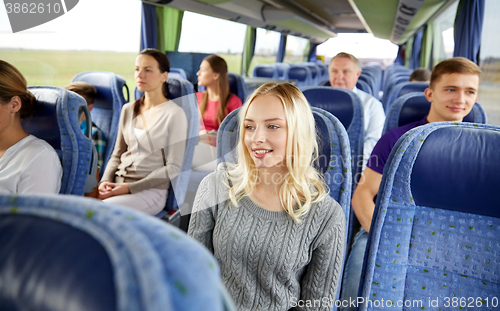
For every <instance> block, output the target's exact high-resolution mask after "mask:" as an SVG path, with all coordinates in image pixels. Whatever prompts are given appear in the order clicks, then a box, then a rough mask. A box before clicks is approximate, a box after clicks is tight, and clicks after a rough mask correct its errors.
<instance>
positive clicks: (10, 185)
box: [0, 60, 62, 193]
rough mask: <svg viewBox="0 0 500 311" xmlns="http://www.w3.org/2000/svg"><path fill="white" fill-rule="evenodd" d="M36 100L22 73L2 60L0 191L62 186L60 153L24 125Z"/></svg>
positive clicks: (54, 190)
mask: <svg viewBox="0 0 500 311" xmlns="http://www.w3.org/2000/svg"><path fill="white" fill-rule="evenodd" d="M34 103H35V97H34V96H33V94H31V93H30V92H29V91H28V89H27V87H26V79H25V78H24V77H23V75H22V74H21V72H19V70H17V69H16V68H15V67H14V66H12V65H11V64H9V63H7V62H5V61H2V60H0V192H7V193H33V192H46V193H59V189H60V188H61V177H62V168H61V162H60V161H59V158H58V156H57V153H56V152H55V151H54V149H53V148H52V147H51V146H50V145H49V144H48V143H47V142H45V141H44V140H41V139H38V138H36V137H35V136H32V135H28V134H27V133H26V132H25V131H24V130H23V128H22V126H21V119H24V118H27V117H29V116H30V115H31V114H32V113H33V105H34Z"/></svg>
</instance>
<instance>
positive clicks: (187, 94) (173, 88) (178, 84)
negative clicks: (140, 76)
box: [135, 74, 200, 217]
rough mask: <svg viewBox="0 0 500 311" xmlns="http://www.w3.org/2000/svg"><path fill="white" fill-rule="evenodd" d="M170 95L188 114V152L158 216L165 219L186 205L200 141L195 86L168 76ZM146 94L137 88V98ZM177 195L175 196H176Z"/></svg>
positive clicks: (168, 96)
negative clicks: (194, 158) (195, 149)
mask: <svg viewBox="0 0 500 311" xmlns="http://www.w3.org/2000/svg"><path fill="white" fill-rule="evenodd" d="M167 84H168V94H167V98H168V99H170V100H172V101H173V102H175V103H176V104H177V105H179V106H180V107H181V108H182V109H183V110H184V113H185V114H186V119H187V121H188V131H187V138H188V139H187V141H186V151H185V152H184V161H183V162H182V167H181V172H180V174H179V175H178V176H177V178H175V179H174V180H173V181H172V187H170V188H169V189H168V197H167V205H166V207H165V210H164V211H162V212H160V213H159V214H158V215H157V216H158V217H163V216H165V214H166V213H170V212H172V211H174V210H177V209H178V206H179V205H181V204H183V203H184V198H185V196H186V191H187V187H188V183H189V175H190V173H191V164H192V162H193V155H194V147H195V146H196V144H197V143H198V141H199V135H198V132H199V126H200V123H199V122H200V121H199V114H198V101H197V99H196V94H195V93H194V88H193V84H191V82H189V81H187V80H184V79H182V78H177V77H175V76H173V75H170V74H169V76H168V78H167ZM143 94H144V93H143V92H141V91H139V90H138V89H137V87H136V88H135V98H140V97H141V96H142V95H143ZM174 194H175V195H174Z"/></svg>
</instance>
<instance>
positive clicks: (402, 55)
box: [394, 44, 405, 66]
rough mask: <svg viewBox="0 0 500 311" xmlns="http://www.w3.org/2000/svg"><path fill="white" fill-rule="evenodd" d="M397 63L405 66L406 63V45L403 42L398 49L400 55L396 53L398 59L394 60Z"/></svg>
mask: <svg viewBox="0 0 500 311" xmlns="http://www.w3.org/2000/svg"><path fill="white" fill-rule="evenodd" d="M394 64H395V65H401V66H404V64H405V46H404V44H401V45H400V46H399V49H398V55H396V59H395V60H394Z"/></svg>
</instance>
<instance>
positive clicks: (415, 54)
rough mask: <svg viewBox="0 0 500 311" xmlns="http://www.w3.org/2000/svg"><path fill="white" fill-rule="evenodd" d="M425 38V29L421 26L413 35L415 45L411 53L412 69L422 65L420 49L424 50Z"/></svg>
mask: <svg viewBox="0 0 500 311" xmlns="http://www.w3.org/2000/svg"><path fill="white" fill-rule="evenodd" d="M423 38H424V29H423V28H420V29H419V30H418V31H417V32H416V33H415V35H414V36H413V46H412V49H411V55H410V69H415V68H418V67H420V51H421V50H422V39H423Z"/></svg>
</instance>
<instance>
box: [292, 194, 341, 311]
mask: <svg viewBox="0 0 500 311" xmlns="http://www.w3.org/2000/svg"><path fill="white" fill-rule="evenodd" d="M331 202H333V203H334V204H335V206H334V208H335V213H334V214H333V215H332V216H331V217H330V219H328V220H325V222H326V224H325V225H324V227H323V228H322V230H321V232H320V233H319V235H318V237H317V238H316V239H315V242H314V244H313V245H312V246H311V249H312V250H313V251H312V256H311V261H310V262H309V264H308V265H307V268H306V271H305V272H304V275H303V276H302V279H301V284H300V298H299V299H300V300H302V301H311V302H313V301H317V300H318V299H319V300H321V306H320V307H318V306H317V305H316V306H315V307H314V308H305V309H308V310H315V311H316V310H325V311H326V310H328V311H329V310H332V305H331V303H332V301H333V302H334V301H335V297H336V294H337V291H338V289H339V286H340V274H341V273H342V267H343V261H344V249H345V216H344V213H343V212H342V209H341V208H340V205H339V204H338V203H337V202H335V201H333V200H332V201H331ZM325 301H326V303H325ZM297 309H298V310H303V309H301V308H297Z"/></svg>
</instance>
